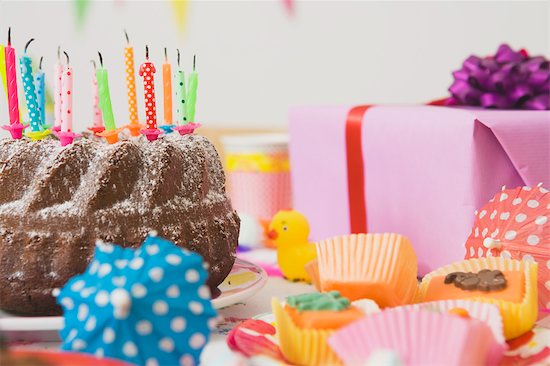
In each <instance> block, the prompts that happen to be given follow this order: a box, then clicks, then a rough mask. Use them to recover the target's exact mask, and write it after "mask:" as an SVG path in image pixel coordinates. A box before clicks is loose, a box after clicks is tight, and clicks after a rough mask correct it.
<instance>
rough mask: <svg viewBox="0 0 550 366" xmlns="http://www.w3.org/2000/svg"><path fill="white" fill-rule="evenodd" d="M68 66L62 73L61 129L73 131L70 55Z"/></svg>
mask: <svg viewBox="0 0 550 366" xmlns="http://www.w3.org/2000/svg"><path fill="white" fill-rule="evenodd" d="M64 53H65V56H67V66H66V67H64V68H63V72H62V73H61V90H62V95H61V131H62V132H72V129H73V69H72V67H70V66H69V55H67V53H66V52H64Z"/></svg>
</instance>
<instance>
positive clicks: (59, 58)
mask: <svg viewBox="0 0 550 366" xmlns="http://www.w3.org/2000/svg"><path fill="white" fill-rule="evenodd" d="M57 61H61V46H57Z"/></svg>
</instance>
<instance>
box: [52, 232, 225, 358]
mask: <svg viewBox="0 0 550 366" xmlns="http://www.w3.org/2000/svg"><path fill="white" fill-rule="evenodd" d="M207 277H208V273H207V272H206V270H205V269H204V262H203V261H202V258H201V257H200V256H199V255H198V254H195V253H193V252H190V251H188V250H185V249H182V248H179V247H177V246H176V245H174V244H173V243H172V242H169V241H168V240H165V239H162V238H160V237H158V236H156V234H155V233H152V234H150V235H149V236H148V237H147V239H146V240H145V242H144V243H143V245H142V247H141V248H139V249H137V250H135V249H132V248H122V247H120V246H117V245H112V244H105V243H102V242H99V243H98V244H97V247H96V250H95V255H94V258H93V260H92V261H91V264H90V265H89V266H88V268H87V269H86V270H85V271H84V273H83V274H81V275H78V276H75V277H73V278H72V279H70V280H69V281H68V282H67V284H66V285H65V286H64V287H63V289H61V291H60V292H59V294H58V296H57V301H58V303H59V304H60V305H61V306H62V308H63V314H64V320H65V325H64V327H63V329H62V330H61V338H62V339H63V344H62V346H61V348H62V349H63V350H65V351H76V352H83V353H89V354H95V355H98V356H102V357H103V356H104V357H111V358H117V359H121V360H124V361H127V362H130V363H132V364H138V365H197V364H199V359H200V354H201V351H202V349H203V347H204V345H205V344H206V342H207V341H208V336H209V333H210V330H211V329H212V328H214V327H215V324H216V312H215V310H214V308H213V306H212V304H211V302H210V289H209V288H208V286H207V285H206V280H207Z"/></svg>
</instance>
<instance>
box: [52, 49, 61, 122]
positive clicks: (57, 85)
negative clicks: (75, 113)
mask: <svg viewBox="0 0 550 366" xmlns="http://www.w3.org/2000/svg"><path fill="white" fill-rule="evenodd" d="M59 53H60V50H59V48H58V49H57V62H56V63H55V65H54V79H53V89H54V90H53V99H54V129H55V130H59V129H61V74H63V65H62V64H61V59H60V55H59Z"/></svg>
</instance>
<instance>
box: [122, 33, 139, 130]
mask: <svg viewBox="0 0 550 366" xmlns="http://www.w3.org/2000/svg"><path fill="white" fill-rule="evenodd" d="M124 36H125V37H126V47H125V48H124V59H125V63H126V89H127V92H128V114H129V118H130V123H129V124H127V125H126V128H128V130H129V131H130V135H132V136H134V137H136V136H139V135H140V133H139V131H140V130H141V126H140V124H139V120H138V109H137V94H136V70H135V66H134V47H132V46H131V45H130V37H128V33H127V32H126V30H125V31H124Z"/></svg>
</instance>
